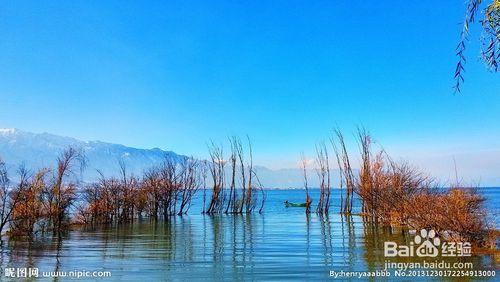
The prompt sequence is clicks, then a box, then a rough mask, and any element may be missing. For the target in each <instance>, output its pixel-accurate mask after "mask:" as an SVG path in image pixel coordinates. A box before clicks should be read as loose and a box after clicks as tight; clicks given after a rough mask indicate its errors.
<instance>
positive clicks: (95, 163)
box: [0, 129, 338, 188]
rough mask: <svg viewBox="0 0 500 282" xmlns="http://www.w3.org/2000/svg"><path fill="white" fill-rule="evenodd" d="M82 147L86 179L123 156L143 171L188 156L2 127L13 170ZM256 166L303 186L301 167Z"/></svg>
mask: <svg viewBox="0 0 500 282" xmlns="http://www.w3.org/2000/svg"><path fill="white" fill-rule="evenodd" d="M70 146H72V147H75V148H78V149H82V150H83V151H84V152H85V157H86V159H87V168H86V169H85V171H84V172H83V178H84V180H85V181H92V180H95V179H96V178H97V177H98V175H99V174H98V172H97V171H98V170H99V171H100V172H102V173H103V174H104V175H106V176H116V175H118V172H119V165H118V163H119V161H120V160H123V161H124V162H125V164H126V166H127V171H128V172H129V173H133V174H135V175H140V174H141V173H142V172H144V171H145V170H147V169H148V168H150V167H152V166H154V165H157V164H159V163H161V162H162V161H163V160H164V159H165V157H166V156H168V157H172V158H174V159H177V160H179V159H181V158H184V157H185V156H183V155H179V154H176V153H174V152H172V151H165V150H162V149H159V148H153V149H138V148H132V147H127V146H124V145H120V144H113V143H106V142H101V141H82V140H78V139H75V138H71V137H63V136H58V135H54V134H49V133H40V134H38V133H31V132H25V131H21V130H18V129H0V158H2V159H3V160H4V161H5V163H6V164H7V166H8V167H9V172H10V173H11V174H13V173H15V170H16V169H17V168H18V167H19V166H20V165H21V164H24V165H26V167H28V168H31V169H37V168H41V167H53V166H54V164H55V162H56V159H57V156H58V155H59V154H60V153H61V152H62V151H63V150H64V149H66V148H68V147H70ZM255 170H256V172H257V174H258V176H259V179H260V180H261V182H262V184H263V185H264V186H265V187H266V188H300V187H302V185H303V184H302V183H303V176H302V172H301V170H300V169H279V170H271V169H269V168H266V167H263V166H256V167H255ZM332 178H333V179H332V181H333V182H332V183H334V185H335V184H336V183H338V172H337V171H332ZM309 185H310V186H311V187H317V185H318V181H317V179H316V173H315V171H310V172H309Z"/></svg>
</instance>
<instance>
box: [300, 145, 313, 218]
mask: <svg viewBox="0 0 500 282" xmlns="http://www.w3.org/2000/svg"><path fill="white" fill-rule="evenodd" d="M301 168H302V174H303V176H304V189H305V190H306V214H309V213H311V202H312V200H311V197H310V196H309V185H308V183H307V159H306V157H305V155H304V153H302V156H301Z"/></svg>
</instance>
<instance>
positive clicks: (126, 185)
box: [77, 158, 202, 224]
mask: <svg viewBox="0 0 500 282" xmlns="http://www.w3.org/2000/svg"><path fill="white" fill-rule="evenodd" d="M120 172H121V174H120V175H121V177H120V178H116V177H111V178H106V177H104V176H103V175H101V177H100V179H99V181H97V182H95V183H92V184H90V185H88V186H87V188H85V190H84V192H83V197H82V199H83V202H82V203H81V204H80V205H79V206H78V208H77V211H78V213H77V215H78V219H79V221H81V222H83V223H87V224H103V223H105V224H109V223H128V222H132V221H133V220H135V219H138V218H142V217H148V218H150V219H152V220H158V219H160V218H163V219H167V218H168V217H169V216H172V215H183V214H186V213H187V212H188V211H189V209H190V207H191V200H192V199H193V197H194V196H195V194H196V192H197V191H198V189H200V188H201V185H202V182H201V162H200V161H197V160H195V159H194V158H182V159H181V160H175V159H173V158H166V159H165V161H164V162H163V163H162V164H160V165H158V166H155V167H153V168H150V169H149V170H147V171H146V172H145V173H144V174H143V175H142V177H136V176H134V175H129V174H128V173H127V171H126V166H125V164H124V163H123V162H120Z"/></svg>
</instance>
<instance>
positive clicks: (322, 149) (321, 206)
mask: <svg viewBox="0 0 500 282" xmlns="http://www.w3.org/2000/svg"><path fill="white" fill-rule="evenodd" d="M316 164H317V168H316V172H317V174H318V178H319V188H320V195H319V200H318V206H317V208H316V213H319V214H328V212H329V208H330V190H331V184H330V164H329V157H328V151H327V149H326V146H325V144H324V143H322V144H320V145H317V146H316Z"/></svg>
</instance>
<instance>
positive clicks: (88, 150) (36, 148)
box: [0, 129, 184, 180]
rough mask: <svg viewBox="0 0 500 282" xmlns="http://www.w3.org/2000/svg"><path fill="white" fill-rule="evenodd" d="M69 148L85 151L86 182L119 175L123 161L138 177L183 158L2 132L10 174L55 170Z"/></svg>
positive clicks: (0, 149) (1, 148)
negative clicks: (167, 161)
mask: <svg viewBox="0 0 500 282" xmlns="http://www.w3.org/2000/svg"><path fill="white" fill-rule="evenodd" d="M70 146H71V147H74V148H77V149H80V150H83V152H84V154H85V158H86V161H87V163H86V169H85V171H84V178H85V179H86V180H91V179H94V178H95V177H97V176H98V172H97V170H99V171H101V172H102V173H103V174H104V175H117V174H118V171H119V161H120V160H123V161H124V163H125V164H126V167H127V170H128V172H130V173H134V174H136V175H137V174H140V173H142V172H143V171H144V170H145V169H147V168H150V167H151V166H153V165H155V164H159V163H161V162H162V161H163V160H165V157H166V156H169V157H173V158H175V159H179V158H183V157H184V156H181V155H177V154H176V153H174V152H171V151H164V150H161V149H158V148H154V149H136V148H131V147H127V146H124V145H120V144H112V143H106V142H100V141H81V140H78V139H75V138H71V137H62V136H58V135H53V134H49V133H40V134H37V133H31V132H25V131H21V130H18V129H0V158H2V159H3V160H4V162H5V163H7V165H8V167H9V170H10V171H11V172H14V171H15V170H16V169H17V167H19V165H21V164H24V165H26V167H28V168H30V169H37V168H41V167H53V166H54V165H55V162H56V159H57V156H58V155H59V154H60V153H61V152H62V151H63V150H65V149H67V148H68V147H70Z"/></svg>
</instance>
